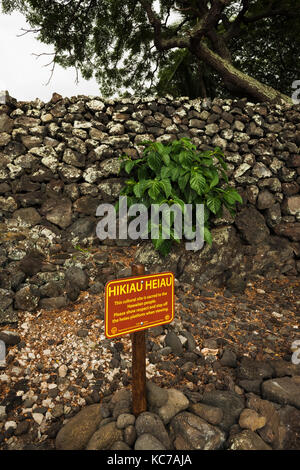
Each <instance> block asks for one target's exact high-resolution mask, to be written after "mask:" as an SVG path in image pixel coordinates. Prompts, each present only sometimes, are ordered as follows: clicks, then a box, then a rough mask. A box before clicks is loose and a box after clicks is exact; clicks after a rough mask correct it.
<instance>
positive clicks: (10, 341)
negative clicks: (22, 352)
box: [0, 330, 21, 346]
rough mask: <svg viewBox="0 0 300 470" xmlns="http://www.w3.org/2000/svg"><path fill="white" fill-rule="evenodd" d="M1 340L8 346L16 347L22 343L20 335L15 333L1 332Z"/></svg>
mask: <svg viewBox="0 0 300 470" xmlns="http://www.w3.org/2000/svg"><path fill="white" fill-rule="evenodd" d="M0 340H2V341H4V343H5V344H7V345H8V346H15V345H16V344H18V343H19V342H20V341H21V338H20V335H19V334H18V333H17V332H15V331H9V330H2V331H0Z"/></svg>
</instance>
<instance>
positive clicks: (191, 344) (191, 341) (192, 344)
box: [180, 331, 197, 352]
mask: <svg viewBox="0 0 300 470" xmlns="http://www.w3.org/2000/svg"><path fill="white" fill-rule="evenodd" d="M180 334H181V335H183V336H184V337H185V338H186V339H187V350H188V351H191V352H192V351H194V350H195V349H196V346H197V343H196V341H195V338H194V336H193V335H192V334H191V333H190V332H189V331H181V332H180Z"/></svg>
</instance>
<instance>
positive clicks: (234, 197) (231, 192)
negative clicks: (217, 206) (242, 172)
mask: <svg viewBox="0 0 300 470" xmlns="http://www.w3.org/2000/svg"><path fill="white" fill-rule="evenodd" d="M223 198H224V200H225V201H226V202H228V203H229V204H230V205H234V204H235V203H236V202H239V203H240V204H243V199H242V198H241V196H240V195H239V193H238V192H237V191H236V190H235V189H234V188H227V189H226V191H225V192H224V193H223Z"/></svg>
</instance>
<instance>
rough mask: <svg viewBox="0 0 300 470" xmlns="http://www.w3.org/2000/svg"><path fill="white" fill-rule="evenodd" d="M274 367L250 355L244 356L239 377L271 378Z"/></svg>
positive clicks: (238, 371) (252, 378) (238, 370)
mask: <svg viewBox="0 0 300 470" xmlns="http://www.w3.org/2000/svg"><path fill="white" fill-rule="evenodd" d="M273 373H274V369H273V368H272V367H271V365H270V364H268V363H267V362H264V361H255V360H253V359H250V358H248V357H243V358H242V360H241V364H240V366H239V367H238V369H237V377H238V378H239V379H247V380H258V379H260V380H261V379H269V378H271V377H272V376H273Z"/></svg>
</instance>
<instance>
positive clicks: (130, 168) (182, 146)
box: [120, 138, 243, 255]
mask: <svg viewBox="0 0 300 470" xmlns="http://www.w3.org/2000/svg"><path fill="white" fill-rule="evenodd" d="M141 145H144V146H145V149H144V151H143V155H142V157H141V158H138V159H132V158H130V157H129V156H128V155H123V156H122V157H120V158H121V159H122V164H121V170H125V172H126V173H127V174H128V175H130V178H128V179H127V180H126V182H125V187H124V188H123V189H122V191H121V195H125V196H127V204H128V207H130V206H131V205H132V204H136V203H142V204H144V205H145V206H146V207H147V208H149V207H150V206H151V204H159V205H161V204H164V203H166V204H168V205H170V206H171V205H173V204H178V205H179V207H180V208H181V210H182V211H183V209H184V204H192V205H193V210H194V211H195V208H196V204H204V240H205V241H206V242H207V243H208V244H210V245H211V243H212V236H211V231H210V220H211V217H212V216H216V217H220V216H221V215H222V212H223V206H225V207H227V209H228V210H229V211H230V213H231V214H232V215H233V214H234V213H235V211H234V206H235V204H236V202H239V203H242V202H243V201H242V198H241V196H240V195H239V194H238V192H237V191H236V190H235V189H234V188H232V187H231V186H229V184H228V177H227V175H226V170H227V165H226V163H225V162H224V160H223V157H224V155H223V152H222V150H221V149H220V148H219V147H216V148H215V149H214V150H209V151H205V152H199V151H197V148H196V146H195V145H193V144H192V142H191V141H190V140H189V139H187V138H182V139H180V140H175V141H173V142H172V143H171V144H169V145H164V144H162V143H160V142H150V141H146V142H142V143H141ZM214 157H215V159H214ZM215 161H216V162H217V163H215ZM173 222H174V220H171V235H170V239H169V240H168V239H165V238H163V233H162V226H161V224H160V225H159V238H158V239H153V240H152V243H153V244H154V247H155V248H156V249H157V250H158V251H159V252H160V253H161V254H163V255H166V254H167V253H169V251H170V248H171V244H172V241H175V242H177V243H179V242H180V240H179V239H177V238H176V236H175V232H174V226H172V225H173ZM146 230H147V233H149V232H150V231H151V221H149V225H148V227H147V229H146Z"/></svg>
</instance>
